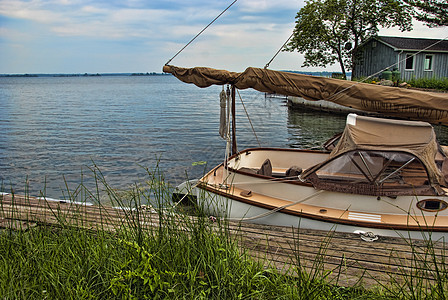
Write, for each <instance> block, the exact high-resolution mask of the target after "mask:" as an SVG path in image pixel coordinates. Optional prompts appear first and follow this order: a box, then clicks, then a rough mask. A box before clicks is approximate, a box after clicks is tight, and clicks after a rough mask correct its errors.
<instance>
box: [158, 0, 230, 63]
mask: <svg viewBox="0 0 448 300" xmlns="http://www.w3.org/2000/svg"><path fill="white" fill-rule="evenodd" d="M236 1H238V0H234V1H233V2H232V3H231V4H230V5H229V6H227V8H226V9H224V10H223V11H222V12H221V13H220V14H219V15H218V16H217V17H216V18H214V19H213V21H211V22H210V23H209V24H208V25H207V26H205V27H204V28H203V29H202V30H201V31H200V32H199V33H198V34H196V36H195V37H194V38H192V39H191V40H190V41H189V42H188V43H187V44H186V45H185V46H183V47H182V49H180V50H179V51H178V52H177V53H176V54H175V55H174V56H173V57H172V58H171V59H170V60H168V61H167V62H166V64H165V65H168V64H169V63H170V62H171V61H172V60H173V59H174V58H175V57H176V56H178V55H179V54H180V53H181V52H182V51H183V50H184V49H185V48H187V47H188V46H189V45H190V44H191V43H192V42H193V41H194V40H195V39H196V38H197V37H198V36H200V35H201V34H202V33H203V32H204V31H205V30H206V29H207V28H208V27H210V25H212V24H213V23H214V22H215V21H216V20H217V19H218V18H219V17H221V16H222V15H223V14H224V13H225V12H226V11H227V10H228V9H229V8H230V7H231V6H232V5H233V4H235V2H236Z"/></svg>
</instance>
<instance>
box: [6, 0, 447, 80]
mask: <svg viewBox="0 0 448 300" xmlns="http://www.w3.org/2000/svg"><path fill="white" fill-rule="evenodd" d="M232 2H233V1H232V0H0V74H24V73H28V74H36V73H122V72H125V73H127V72H129V73H133V72H161V70H162V67H163V65H164V64H165V63H166V62H168V60H169V59H170V58H172V57H173V56H174V54H176V52H177V51H178V50H180V49H181V48H182V47H183V46H184V45H185V44H186V43H187V42H188V41H189V40H190V39H191V38H193V37H194V36H195V35H196V34H197V33H198V32H199V31H201V30H202V29H203V28H204V27H205V26H206V25H207V24H208V23H210V21H211V20H213V19H214V18H215V17H216V16H217V15H218V14H219V13H221V12H222V11H223V10H224V9H225V8H226V7H227V6H228V5H230V4H231V3H232ZM303 6H304V0H238V1H237V2H236V3H235V4H234V5H233V6H232V7H231V8H230V9H229V10H228V11H227V12H226V13H225V14H223V15H222V16H221V17H220V18H219V19H218V20H217V21H216V22H215V23H214V24H213V25H212V26H211V27H209V28H208V29H207V30H206V31H205V32H204V33H203V34H201V35H200V36H199V37H198V38H197V39H196V40H195V41H194V42H193V43H192V44H191V45H190V46H188V47H187V48H186V49H185V50H184V51H183V52H182V53H181V54H179V55H178V56H177V57H176V58H175V59H173V60H172V61H171V63H170V64H172V65H176V66H182V67H194V66H208V67H213V68H218V69H227V70H231V71H243V70H244V69H245V68H246V67H248V66H252V67H264V66H265V65H266V63H268V62H269V60H270V59H271V58H272V57H273V56H274V54H275V53H276V52H277V50H278V49H279V48H280V47H281V46H282V45H283V43H284V42H285V41H286V40H287V39H288V37H289V36H290V35H291V33H292V30H293V28H294V21H295V16H296V14H297V12H298V11H299V10H300V8H301V7H303ZM379 34H380V35H390V36H405V37H424V38H446V37H448V27H445V28H434V29H430V28H428V27H426V26H424V25H423V24H421V23H418V22H414V30H413V31H411V32H404V33H402V32H400V31H399V30H397V29H393V28H392V29H382V30H381V31H380V33H379ZM302 63H303V56H302V55H301V54H299V53H297V52H295V53H289V52H281V53H280V54H279V55H278V56H277V57H276V59H275V60H274V61H273V62H272V63H271V65H270V68H271V69H274V70H302V71H324V70H325V71H338V70H339V68H338V66H329V67H327V68H326V69H322V68H303V67H301V65H302Z"/></svg>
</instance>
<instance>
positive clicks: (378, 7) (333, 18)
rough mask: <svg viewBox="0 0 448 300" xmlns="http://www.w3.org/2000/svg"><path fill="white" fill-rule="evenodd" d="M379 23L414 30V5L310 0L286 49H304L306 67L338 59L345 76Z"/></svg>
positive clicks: (393, 1) (368, 0) (397, 0)
mask: <svg viewBox="0 0 448 300" xmlns="http://www.w3.org/2000/svg"><path fill="white" fill-rule="evenodd" d="M379 26H382V27H385V28H388V27H392V26H398V27H399V28H400V30H401V31H406V30H411V29H412V16H411V12H410V7H409V6H405V5H404V4H403V3H402V2H401V1H400V0H308V1H306V4H305V6H304V7H303V8H302V9H300V11H299V12H298V13H297V16H296V25H295V28H294V34H293V37H292V38H291V40H290V42H289V43H288V44H287V45H286V46H285V49H284V50H285V51H291V52H292V51H298V52H300V53H303V54H304V55H305V61H304V63H303V65H302V66H303V67H309V66H314V67H326V66H327V65H329V64H333V63H338V64H339V65H340V67H341V72H342V74H343V75H344V77H345V76H346V72H347V71H348V70H353V63H354V58H355V57H356V55H357V49H358V47H359V45H361V44H362V43H363V42H365V41H366V40H367V39H369V38H370V37H372V36H375V35H376V34H377V33H378V30H379Z"/></svg>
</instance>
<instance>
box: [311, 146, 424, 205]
mask: <svg viewBox="0 0 448 300" xmlns="http://www.w3.org/2000/svg"><path fill="white" fill-rule="evenodd" d="M308 180H309V181H311V182H312V183H313V185H314V186H315V187H317V188H319V189H325V190H333V191H340V192H346V193H347V192H348V193H356V194H366V195H378V196H379V195H388V196H393V195H403V194H419V193H425V194H427V193H428V190H431V186H430V185H429V179H428V173H427V171H426V169H425V167H424V166H423V164H422V163H421V161H420V160H419V159H418V158H417V157H415V156H414V155H412V154H409V153H404V152H387V151H369V150H354V151H349V152H346V153H344V154H343V155H340V156H338V157H335V158H334V159H332V160H329V161H328V162H327V163H325V164H323V165H322V166H321V167H320V168H319V169H317V170H315V171H314V172H313V173H312V174H311V175H310V176H309V177H308Z"/></svg>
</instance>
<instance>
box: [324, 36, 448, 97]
mask: <svg viewBox="0 0 448 300" xmlns="http://www.w3.org/2000/svg"><path fill="white" fill-rule="evenodd" d="M447 39H448V36H447V37H445V38H443V39H440V40H438V41H437V42H435V43H434V44H431V45H429V46H428V47H426V48H424V49H422V50H419V51H417V52H416V53H414V54H412V55H410V56H411V57H414V56H416V55H417V54H420V53H421V52H423V51H426V50H428V49H429V48H431V47H433V46H435V45H437V44H438V43H441V42H443V41H444V40H447ZM408 57H409V56H408ZM406 58H407V57H406V56H405V58H403V59H401V60H400V61H398V62H396V63H393V64H391V65H390V66H388V67H385V68H384V69H382V70H380V71H378V72H376V73H373V74H372V75H370V76H368V77H366V78H364V79H363V80H361V81H358V82H356V83H354V84H352V85H351V86H348V87H346V88H345V89H343V90H341V91H339V92H337V93H336V94H334V95H331V96H330V97H329V98H328V99H331V98H335V97H336V96H337V95H339V94H340V93H343V92H345V91H346V90H348V89H351V88H352V87H354V86H355V85H358V84H360V83H363V82H365V81H366V80H368V79H369V78H372V77H373V76H376V75H378V74H380V73H382V72H384V71H386V70H387V69H389V68H391V67H393V66H395V65H398V64H400V63H402V62H404V61H405V60H406ZM323 100H325V99H323ZM333 100H335V99H333Z"/></svg>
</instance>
